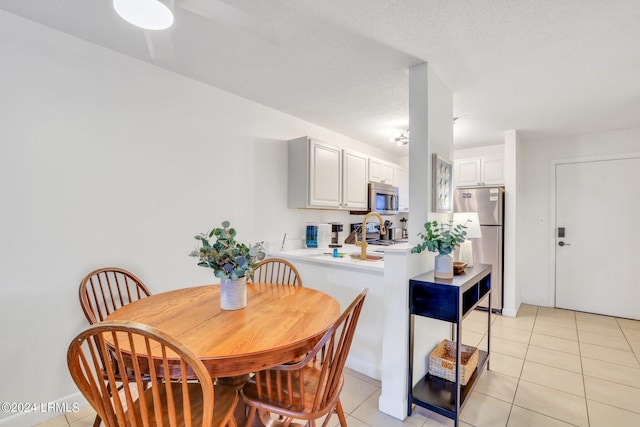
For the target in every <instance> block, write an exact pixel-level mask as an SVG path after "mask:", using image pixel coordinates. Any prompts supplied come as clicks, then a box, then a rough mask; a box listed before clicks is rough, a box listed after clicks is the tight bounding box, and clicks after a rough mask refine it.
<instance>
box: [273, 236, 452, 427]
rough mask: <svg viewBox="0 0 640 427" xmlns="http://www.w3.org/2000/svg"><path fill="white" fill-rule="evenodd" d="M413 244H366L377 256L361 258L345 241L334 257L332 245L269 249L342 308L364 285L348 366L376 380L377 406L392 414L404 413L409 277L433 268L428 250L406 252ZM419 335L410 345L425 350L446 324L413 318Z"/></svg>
mask: <svg viewBox="0 0 640 427" xmlns="http://www.w3.org/2000/svg"><path fill="white" fill-rule="evenodd" d="M411 248H412V245H410V244H408V243H401V244H396V245H391V246H374V245H370V246H369V247H368V251H367V253H368V255H383V259H379V260H360V259H353V258H351V256H350V255H351V254H356V255H358V256H359V255H360V248H359V247H356V246H355V245H344V246H343V247H342V248H339V251H340V253H344V254H346V255H345V256H342V257H338V258H334V257H333V256H332V249H293V250H286V251H282V252H272V253H270V254H269V255H270V256H273V257H280V258H284V259H286V260H288V261H290V262H291V263H293V264H294V265H295V266H296V268H297V269H298V271H299V272H300V275H301V276H302V277H303V278H304V279H303V281H304V286H305V287H310V288H313V289H318V290H321V291H323V292H326V293H328V294H330V295H331V296H333V297H334V298H336V299H337V300H338V302H339V303H340V305H341V307H342V308H343V309H344V308H345V307H346V306H347V305H348V303H349V301H350V300H351V299H353V296H354V295H356V294H357V293H358V292H360V291H361V290H362V288H364V287H368V288H369V293H368V295H367V300H366V302H365V305H364V307H363V310H362V314H361V317H360V321H359V325H358V328H357V330H356V334H355V337H354V340H353V344H352V347H351V351H350V353H349V358H348V359H347V367H349V368H351V369H353V370H355V371H357V372H360V373H362V374H364V375H367V376H370V377H372V378H375V379H378V380H381V382H382V393H381V396H380V400H379V406H378V407H379V410H380V411H382V412H384V413H386V414H388V415H391V416H393V417H395V418H397V419H400V420H402V419H404V418H405V417H406V415H407V409H406V408H407V396H408V392H407V390H408V387H407V369H408V341H407V340H408V338H407V337H408V333H409V323H408V318H409V310H408V303H407V302H408V298H409V279H411V278H412V277H414V276H417V275H418V274H421V273H424V272H426V271H429V270H431V269H432V266H433V259H432V258H433V254H432V253H428V252H424V253H421V254H411ZM416 328H420V331H421V335H420V336H421V339H420V342H418V343H416V345H415V351H416V354H418V352H423V354H427V353H428V352H429V351H431V350H432V349H433V348H434V347H435V346H436V345H437V344H438V343H439V342H440V340H441V339H442V337H443V336H448V335H449V334H450V329H449V328H448V327H447V326H446V325H445V324H444V323H443V322H439V321H436V320H433V319H426V318H425V319H422V318H421V319H417V321H416ZM413 368H414V371H415V372H421V371H424V370H425V369H426V364H425V360H416V361H415V362H414V365H413Z"/></svg>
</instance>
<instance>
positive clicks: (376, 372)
mask: <svg viewBox="0 0 640 427" xmlns="http://www.w3.org/2000/svg"><path fill="white" fill-rule="evenodd" d="M345 367H347V368H349V369H353V370H354V371H356V372H358V373H360V374H362V375H366V376H368V377H369V378H373V379H374V380H378V381H380V380H381V379H382V370H381V369H380V367H379V366H376V365H373V364H371V363H368V362H365V361H363V360H359V359H357V358H355V357H351V356H349V357H347V362H346V363H345Z"/></svg>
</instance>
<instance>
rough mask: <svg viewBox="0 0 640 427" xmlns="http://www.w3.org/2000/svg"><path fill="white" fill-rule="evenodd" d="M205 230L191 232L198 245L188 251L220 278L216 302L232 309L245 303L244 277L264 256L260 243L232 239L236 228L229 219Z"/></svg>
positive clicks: (201, 264) (250, 274)
mask: <svg viewBox="0 0 640 427" xmlns="http://www.w3.org/2000/svg"><path fill="white" fill-rule="evenodd" d="M221 225H222V227H216V228H214V229H213V230H211V231H210V232H209V233H208V234H199V235H197V236H195V239H196V240H199V241H200V243H201V247H200V248H196V249H195V250H194V251H192V252H191V254H190V255H191V256H192V257H196V258H198V265H199V266H200V267H206V268H210V269H212V270H213V272H214V275H215V276H216V277H217V278H219V279H220V306H221V307H222V308H223V309H225V310H235V309H238V308H243V307H245V306H246V305H247V290H246V279H247V277H251V276H252V275H253V270H254V269H255V268H256V266H257V265H258V260H260V259H262V258H263V257H264V253H262V252H261V251H260V249H259V248H260V245H258V244H256V245H252V246H248V245H246V244H244V243H241V242H237V241H236V239H235V238H236V234H237V233H236V230H235V229H234V228H232V227H231V223H230V222H229V221H223V222H222V224H221Z"/></svg>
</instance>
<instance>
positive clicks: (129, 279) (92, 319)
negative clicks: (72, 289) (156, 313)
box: [79, 267, 151, 325]
mask: <svg viewBox="0 0 640 427" xmlns="http://www.w3.org/2000/svg"><path fill="white" fill-rule="evenodd" d="M79 294H80V295H79V296H80V305H81V306H82V311H83V312H84V315H85V316H86V318H87V320H88V321H89V324H90V325H92V324H94V323H96V322H101V321H103V320H104V319H105V318H106V317H107V316H108V315H109V314H111V313H113V312H114V311H115V310H117V309H119V308H120V307H122V306H124V305H127V304H129V303H130V302H133V301H136V300H139V299H140V298H144V297H148V296H149V295H151V292H150V291H149V289H147V287H146V286H145V285H144V283H142V281H141V280H140V279H138V278H137V277H136V276H135V275H133V273H130V272H128V271H127V270H123V269H122V268H117V267H106V268H99V269H97V270H94V271H92V272H91V273H89V274H87V275H86V276H85V277H84V278H83V279H82V281H81V282H80V292H79Z"/></svg>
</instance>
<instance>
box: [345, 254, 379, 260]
mask: <svg viewBox="0 0 640 427" xmlns="http://www.w3.org/2000/svg"><path fill="white" fill-rule="evenodd" d="M350 256H351V258H352V259H360V254H351V255H350ZM381 259H384V255H373V254H367V259H366V260H362V261H379V260H381Z"/></svg>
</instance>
